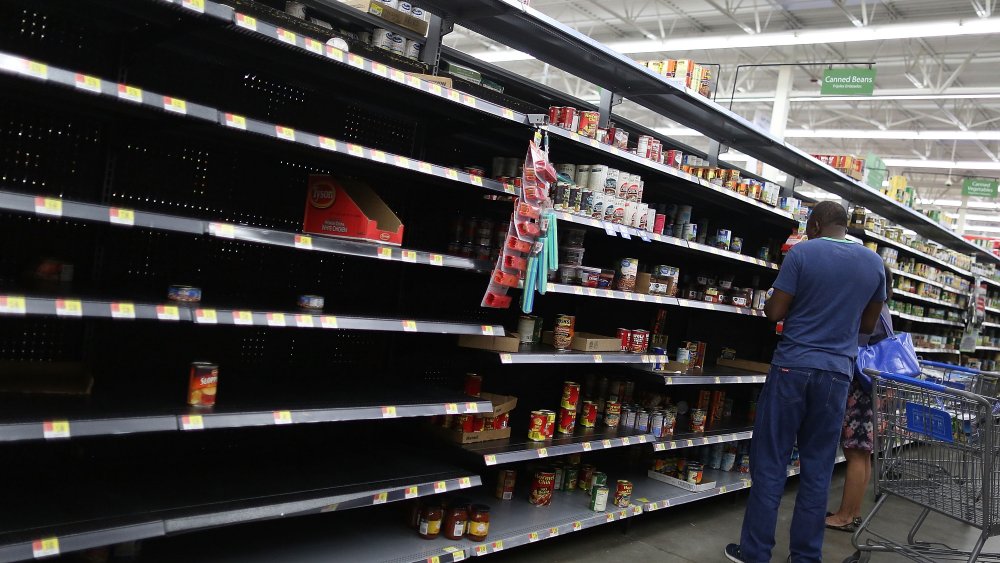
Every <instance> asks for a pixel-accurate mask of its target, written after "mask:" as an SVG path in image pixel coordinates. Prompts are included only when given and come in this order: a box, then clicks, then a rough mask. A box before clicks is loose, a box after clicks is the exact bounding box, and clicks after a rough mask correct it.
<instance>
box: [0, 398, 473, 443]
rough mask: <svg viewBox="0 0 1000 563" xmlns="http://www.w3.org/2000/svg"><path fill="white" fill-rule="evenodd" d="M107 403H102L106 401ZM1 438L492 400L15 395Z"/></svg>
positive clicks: (294, 419)
mask: <svg viewBox="0 0 1000 563" xmlns="http://www.w3.org/2000/svg"><path fill="white" fill-rule="evenodd" d="M105 403H107V404H105ZM0 405H2V408H0V413H2V414H0V442H16V441H23V440H42V439H45V440H58V439H67V438H80V437H84V436H110V435H119V434H135V433H144V432H170V431H178V430H184V431H191V430H211V429H219V428H244V427H250V426H275V425H287V424H308V423H314V422H344V421H351V420H383V419H394V418H406V417H415V416H433V415H441V414H470V413H479V412H491V411H492V409H493V405H492V403H490V402H489V401H480V400H475V399H472V398H471V397H466V396H465V395H463V394H461V393H455V392H445V391H435V390H433V389H424V388H422V389H420V390H412V389H411V390H409V391H408V392H406V393H405V394H402V393H395V394H389V395H386V394H385V393H382V394H381V396H379V395H378V394H376V395H374V396H373V394H372V392H367V393H364V394H362V393H357V392H354V393H352V394H351V400H349V401H348V400H344V401H329V400H328V401H310V402H304V401H302V400H301V399H299V400H293V401H283V400H279V399H274V400H268V401H260V400H258V401H254V402H250V403H247V402H242V401H238V400H236V401H234V400H228V401H227V402H226V403H225V404H219V405H216V406H215V407H211V408H207V407H183V408H180V409H176V408H175V409H164V408H162V407H149V408H143V407H140V406H127V407H123V406H122V405H121V403H117V404H116V403H115V402H114V401H112V400H110V399H109V400H108V401H103V402H102V401H100V400H99V399H90V398H87V399H82V400H81V399H77V398H59V397H51V398H49V397H46V398H37V399H36V398H30V397H29V398H24V397H22V398H18V399H17V400H16V401H4V402H3V403H0Z"/></svg>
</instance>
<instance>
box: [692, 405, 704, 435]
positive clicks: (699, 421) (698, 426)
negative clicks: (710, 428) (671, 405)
mask: <svg viewBox="0 0 1000 563" xmlns="http://www.w3.org/2000/svg"><path fill="white" fill-rule="evenodd" d="M705 414H706V413H705V409H691V432H704V431H705Z"/></svg>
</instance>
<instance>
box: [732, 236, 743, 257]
mask: <svg viewBox="0 0 1000 563" xmlns="http://www.w3.org/2000/svg"><path fill="white" fill-rule="evenodd" d="M729 250H730V252H735V253H736V254H741V253H742V252H743V239H742V238H740V237H733V240H732V242H730V243H729Z"/></svg>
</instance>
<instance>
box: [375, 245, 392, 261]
mask: <svg viewBox="0 0 1000 563" xmlns="http://www.w3.org/2000/svg"><path fill="white" fill-rule="evenodd" d="M376 256H378V257H379V258H381V259H383V260H392V249H391V248H389V247H388V246H380V247H378V253H377V254H376Z"/></svg>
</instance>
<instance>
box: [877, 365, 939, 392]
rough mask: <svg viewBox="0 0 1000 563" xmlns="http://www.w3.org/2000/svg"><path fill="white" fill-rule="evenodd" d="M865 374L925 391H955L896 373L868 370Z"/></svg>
mask: <svg viewBox="0 0 1000 563" xmlns="http://www.w3.org/2000/svg"><path fill="white" fill-rule="evenodd" d="M865 373H866V374H868V376H869V377H872V378H875V377H877V378H879V379H888V380H889V381H895V382H896V383H905V384H907V385H913V386H914V387H921V388H923V389H928V390H930V391H938V392H951V391H955V389H954V388H952V387H945V386H944V385H938V384H937V383H931V382H930V381H924V380H923V379H917V378H915V377H910V376H908V375H897V374H895V373H889V372H885V371H879V370H877V369H871V368H866V369H865Z"/></svg>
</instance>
